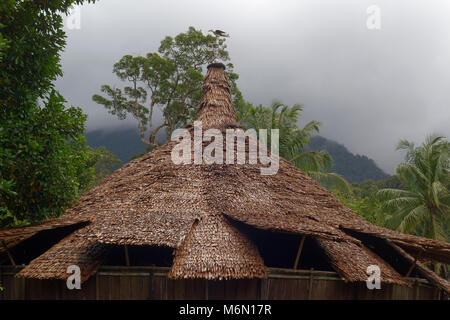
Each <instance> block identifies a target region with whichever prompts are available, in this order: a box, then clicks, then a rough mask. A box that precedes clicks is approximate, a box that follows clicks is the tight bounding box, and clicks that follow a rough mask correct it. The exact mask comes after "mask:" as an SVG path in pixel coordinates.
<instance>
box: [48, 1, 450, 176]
mask: <svg viewBox="0 0 450 320" xmlns="http://www.w3.org/2000/svg"><path fill="white" fill-rule="evenodd" d="M370 5H377V6H378V7H379V8H380V10H381V16H380V17H381V20H380V21H381V24H380V26H381V28H380V29H379V30H370V29H368V28H367V25H366V22H367V19H368V18H369V17H370V16H371V15H370V14H368V13H367V12H366V10H367V8H368V7H369V6H370ZM449 17H450V1H448V0H383V1H381V0H377V1H366V0H353V1H350V0H339V1H336V0H329V1H325V0H301V1H300V0H298V1H287V0H283V1H279V0H273V1H264V0H254V1H250V0H239V1H233V0H227V1H223V0H221V1H213V0H208V1H206V0H204V1H194V0H183V1H180V0H161V1H159V0H158V1H157V0H151V1H144V0H127V1H123V0H99V1H98V2H97V3H96V4H94V5H85V6H83V7H82V8H81V28H80V29H79V30H77V29H74V30H69V29H66V31H67V36H68V39H67V47H66V50H65V52H64V54H63V56H62V65H63V70H64V76H63V77H62V78H61V79H59V80H58V81H57V83H56V86H57V88H58V89H59V90H60V91H61V93H62V94H63V95H64V97H65V98H66V99H67V100H68V102H69V104H71V105H75V106H80V107H82V108H83V110H84V111H85V112H86V113H87V114H88V115H89V117H88V131H90V130H94V129H99V128H112V129H113V128H117V127H119V126H121V127H126V126H135V123H134V122H133V121H131V120H129V121H119V120H117V119H115V118H114V117H113V116H111V115H108V113H107V112H106V111H105V110H104V109H103V107H102V106H100V105H97V104H95V103H94V102H92V100H91V97H92V95H93V94H95V93H99V89H100V86H101V85H102V84H105V83H107V84H120V83H119V82H118V81H117V80H115V79H114V76H113V75H112V67H113V64H114V63H115V62H117V61H118V60H119V59H120V58H121V57H122V56H123V55H125V54H132V55H144V54H146V53H147V52H154V51H156V50H157V48H158V46H159V43H160V41H161V40H162V39H163V38H164V37H165V36H166V35H172V36H175V35H177V34H178V33H180V32H185V31H186V30H187V29H188V27H189V26H194V27H196V28H199V29H201V30H203V31H204V32H206V31H207V30H208V29H211V28H214V29H215V28H218V29H221V30H225V31H227V32H228V33H229V34H230V35H231V38H230V39H229V40H227V44H228V50H229V52H230V56H231V62H233V64H234V65H235V71H236V72H237V73H239V75H240V79H239V81H238V85H239V87H240V89H241V90H242V92H243V94H244V96H245V99H246V100H248V101H251V102H253V103H255V104H259V103H262V104H267V105H268V104H270V102H271V101H272V100H273V99H281V100H282V101H283V102H285V103H288V104H294V103H301V104H303V105H304V107H305V112H304V116H303V118H302V120H301V122H300V125H301V124H304V123H306V122H307V121H309V120H318V121H321V122H322V130H321V134H322V135H323V136H325V137H328V138H331V139H333V140H336V141H338V142H340V143H342V144H344V145H346V146H347V147H348V148H349V150H350V151H351V152H353V153H356V154H364V155H367V156H369V157H370V158H373V159H374V160H375V161H376V163H377V164H378V165H379V166H380V167H381V168H382V169H384V170H385V171H387V172H389V173H393V172H394V169H395V166H396V164H397V163H398V162H399V161H400V160H401V159H402V157H401V154H400V153H398V152H395V150H394V149H395V145H396V143H397V142H398V141H399V140H400V139H402V138H406V139H409V140H414V141H417V142H421V141H422V140H423V138H424V137H425V135H426V134H428V133H432V132H438V133H441V134H444V135H446V136H447V137H449V136H450V37H449V36H450V19H449Z"/></svg>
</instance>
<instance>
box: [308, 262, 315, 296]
mask: <svg viewBox="0 0 450 320" xmlns="http://www.w3.org/2000/svg"><path fill="white" fill-rule="evenodd" d="M313 273H314V268H311V272H310V274H309V291H308V300H311V297H312V290H313V289H312V284H313Z"/></svg>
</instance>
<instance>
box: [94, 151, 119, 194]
mask: <svg viewBox="0 0 450 320" xmlns="http://www.w3.org/2000/svg"><path fill="white" fill-rule="evenodd" d="M93 154H94V155H95V156H94V159H93V161H92V163H93V165H92V168H93V169H94V179H93V181H92V186H95V185H97V184H99V183H100V182H101V181H102V180H103V179H105V178H106V177H107V176H109V175H110V174H111V173H112V172H113V171H114V170H116V169H118V168H119V166H120V164H121V163H122V161H121V160H120V159H119V158H117V156H116V155H115V154H114V153H112V152H111V151H109V150H108V149H106V148H105V147H103V146H101V147H98V148H97V149H94V150H93Z"/></svg>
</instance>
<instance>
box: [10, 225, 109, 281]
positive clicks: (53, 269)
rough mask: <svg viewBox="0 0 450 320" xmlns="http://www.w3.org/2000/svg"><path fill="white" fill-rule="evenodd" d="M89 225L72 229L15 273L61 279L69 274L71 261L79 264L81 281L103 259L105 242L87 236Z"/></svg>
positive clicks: (26, 276)
mask: <svg viewBox="0 0 450 320" xmlns="http://www.w3.org/2000/svg"><path fill="white" fill-rule="evenodd" d="M87 231H88V228H85V229H80V230H77V231H75V232H74V233H73V234H71V235H69V236H67V237H66V238H64V239H63V240H61V241H60V242H58V243H57V244H56V245H54V246H53V247H51V248H50V249H49V250H47V251H46V252H45V253H44V254H42V255H40V256H39V257H38V258H36V259H34V260H33V261H31V262H30V264H29V265H28V266H26V267H25V268H24V269H22V270H21V271H20V272H19V273H18V274H17V275H16V276H17V277H24V278H35V279H61V280H66V279H67V277H68V276H69V275H68V274H67V268H68V267H69V266H71V265H76V266H78V267H80V271H81V277H80V278H81V282H84V281H86V280H87V279H88V278H89V277H90V276H91V275H92V274H93V273H94V272H95V271H96V270H97V268H98V266H99V265H100V264H101V262H102V261H103V259H104V257H105V255H106V253H107V250H106V249H107V248H106V245H104V244H101V243H99V242H96V241H92V240H89V239H88V238H87V237H86V233H87Z"/></svg>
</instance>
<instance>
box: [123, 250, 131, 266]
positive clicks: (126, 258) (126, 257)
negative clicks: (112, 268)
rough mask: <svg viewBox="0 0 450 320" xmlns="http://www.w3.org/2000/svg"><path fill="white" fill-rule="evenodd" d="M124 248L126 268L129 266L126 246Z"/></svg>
mask: <svg viewBox="0 0 450 320" xmlns="http://www.w3.org/2000/svg"><path fill="white" fill-rule="evenodd" d="M124 248H125V263H126V265H127V267H129V266H130V256H129V255H128V246H127V245H124Z"/></svg>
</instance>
